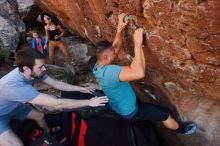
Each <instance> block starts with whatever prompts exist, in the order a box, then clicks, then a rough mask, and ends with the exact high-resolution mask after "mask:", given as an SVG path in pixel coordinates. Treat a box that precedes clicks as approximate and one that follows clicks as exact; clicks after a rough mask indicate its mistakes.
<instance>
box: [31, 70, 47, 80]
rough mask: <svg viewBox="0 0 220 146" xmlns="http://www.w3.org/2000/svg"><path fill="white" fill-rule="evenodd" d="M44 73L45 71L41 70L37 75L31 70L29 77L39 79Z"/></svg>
mask: <svg viewBox="0 0 220 146" xmlns="http://www.w3.org/2000/svg"><path fill="white" fill-rule="evenodd" d="M45 74H46V71H44V72H42V73H41V74H40V75H37V74H36V73H34V72H32V73H31V77H32V78H34V79H40V78H42V77H43V76H44V75H45Z"/></svg>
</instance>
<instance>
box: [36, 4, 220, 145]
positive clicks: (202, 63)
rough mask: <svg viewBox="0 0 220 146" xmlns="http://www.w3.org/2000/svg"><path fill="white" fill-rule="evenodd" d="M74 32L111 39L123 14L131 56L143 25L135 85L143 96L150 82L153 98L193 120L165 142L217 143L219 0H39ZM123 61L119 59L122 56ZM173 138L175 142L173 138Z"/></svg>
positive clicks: (218, 131) (187, 143) (188, 143)
mask: <svg viewBox="0 0 220 146" xmlns="http://www.w3.org/2000/svg"><path fill="white" fill-rule="evenodd" d="M37 2H38V4H39V6H40V7H41V8H42V9H43V10H45V11H49V12H51V13H53V14H55V15H56V16H57V17H58V18H59V19H60V20H61V22H62V23H63V24H64V25H65V26H66V27H67V28H69V29H70V30H71V31H73V32H78V34H80V35H81V36H82V37H85V38H87V39H89V40H90V41H91V42H93V43H95V42H96V41H97V40H101V39H108V40H110V41H112V40H113V38H114V34H115V31H116V26H117V15H118V14H119V13H120V12H126V13H128V15H129V16H130V17H129V18H130V23H129V26H128V28H127V30H126V31H125V37H124V48H126V49H125V50H124V51H125V52H126V53H129V54H132V52H133V51H132V46H133V44H132V43H130V42H132V32H133V30H134V29H135V28H137V27H143V28H144V29H145V33H146V34H147V42H148V43H147V46H146V47H145V48H144V52H145V55H146V61H147V70H146V78H145V79H144V80H143V81H142V82H141V83H136V84H134V87H135V88H136V89H137V92H138V93H139V94H140V95H142V97H145V96H146V94H145V92H144V89H145V88H146V86H151V89H152V91H153V90H154V92H155V94H156V95H157V96H159V97H160V98H159V99H158V100H157V101H156V102H160V103H162V104H166V105H169V106H170V107H173V109H175V110H176V111H177V112H178V113H179V114H180V117H181V118H182V119H184V120H191V121H195V122H196V123H197V124H198V132H197V134H195V135H192V136H190V137H188V136H187V137H184V136H177V137H178V138H177V137H175V136H174V134H173V133H172V134H171V135H172V136H173V137H174V138H175V140H171V141H169V139H170V138H166V139H168V140H167V141H166V143H167V145H171V143H170V142H172V145H175V144H174V142H173V141H175V143H176V145H178V146H179V145H181V144H183V145H187V146H194V145H197V146H216V145H220V141H219V135H220V126H219V124H218V123H219V121H220V115H219V110H220V103H219V101H220V68H219V66H220V43H219V42H220V25H219V23H220V1H219V0H209V1H207V0H191V1H189V0H120V1H117V0H108V1H95V0H80V1H73V0H65V1H64V0H53V1H51V0H37ZM122 61H123V60H122ZM176 139H177V140H176Z"/></svg>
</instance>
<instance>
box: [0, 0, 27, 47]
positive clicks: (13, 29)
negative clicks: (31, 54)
mask: <svg viewBox="0 0 220 146" xmlns="http://www.w3.org/2000/svg"><path fill="white" fill-rule="evenodd" d="M24 32H25V26H24V23H23V22H22V20H20V18H19V15H18V13H17V1H16V0H8V1H7V0H1V1H0V41H1V43H2V44H1V46H2V47H1V48H0V50H3V49H11V50H15V49H16V48H17V45H18V42H19V38H20V37H21V36H22V35H23V34H24Z"/></svg>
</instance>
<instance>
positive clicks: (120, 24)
mask: <svg viewBox="0 0 220 146" xmlns="http://www.w3.org/2000/svg"><path fill="white" fill-rule="evenodd" d="M126 15H127V14H125V13H121V14H119V15H118V30H119V31H121V30H123V29H124V28H125V27H126V26H127V24H128V21H127V22H124V17H125V16H126Z"/></svg>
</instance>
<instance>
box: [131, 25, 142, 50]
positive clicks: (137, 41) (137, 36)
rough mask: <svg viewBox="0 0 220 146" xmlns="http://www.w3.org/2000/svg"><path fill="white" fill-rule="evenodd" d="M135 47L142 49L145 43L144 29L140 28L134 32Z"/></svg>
mask: <svg viewBox="0 0 220 146" xmlns="http://www.w3.org/2000/svg"><path fill="white" fill-rule="evenodd" d="M133 37H134V46H135V48H141V46H142V43H143V28H138V29H136V30H135V31H134V35H133Z"/></svg>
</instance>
